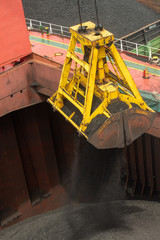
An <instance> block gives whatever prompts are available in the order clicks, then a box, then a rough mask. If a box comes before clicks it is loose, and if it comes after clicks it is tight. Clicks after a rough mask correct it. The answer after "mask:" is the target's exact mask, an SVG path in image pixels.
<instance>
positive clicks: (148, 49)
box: [114, 38, 160, 59]
mask: <svg viewBox="0 0 160 240" xmlns="http://www.w3.org/2000/svg"><path fill="white" fill-rule="evenodd" d="M114 44H115V46H116V48H117V49H118V50H120V51H121V52H129V53H132V54H135V55H137V56H142V57H147V58H149V59H151V58H152V57H153V56H154V55H156V56H158V57H160V49H158V48H154V47H152V46H150V44H148V45H141V44H138V43H133V42H129V41H126V40H122V39H117V38H115V42H114Z"/></svg>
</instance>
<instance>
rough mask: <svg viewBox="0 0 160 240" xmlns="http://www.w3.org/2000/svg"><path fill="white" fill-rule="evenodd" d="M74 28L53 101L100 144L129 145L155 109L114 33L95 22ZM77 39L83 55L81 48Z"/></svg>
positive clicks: (149, 123) (81, 129)
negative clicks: (139, 88) (142, 90)
mask: <svg viewBox="0 0 160 240" xmlns="http://www.w3.org/2000/svg"><path fill="white" fill-rule="evenodd" d="M70 32H71V34H72V35H71V40H70V44H69V48H68V51H67V54H66V59H65V63H64V66H63V70H62V74H61V79H60V83H59V87H58V91H57V92H56V93H55V94H54V95H53V96H51V97H50V98H49V99H48V102H49V103H50V104H51V105H52V107H53V108H54V110H57V111H59V112H60V113H61V114H62V115H63V116H64V117H65V118H66V120H67V121H69V122H70V123H71V124H72V125H73V126H74V127H75V128H76V129H77V130H78V132H79V133H80V134H81V135H83V136H84V137H86V139H87V140H88V141H89V142H90V143H91V144H92V145H94V146H95V147H96V148H99V149H104V148H121V147H124V146H126V145H129V144H130V143H132V142H133V141H134V140H135V139H136V138H138V137H139V136H141V135H142V134H143V133H144V132H145V131H146V130H147V129H148V128H149V127H150V126H151V125H152V122H153V120H154V118H155V113H154V111H153V110H152V109H150V108H149V107H148V106H147V104H146V103H145V102H144V101H143V99H142V97H141V95H140V93H139V91H138V89H137V87H136V85H135V83H134V81H133V79H132V77H131V75H130V73H129V71H128V69H127V67H126V65H125V63H124V61H123V60H122V58H121V56H120V54H119V53H118V51H117V49H116V47H115V46H114V36H113V34H112V33H110V32H108V31H106V30H104V29H103V28H102V29H100V30H98V31H97V28H95V24H94V23H92V22H86V23H84V24H83V27H81V26H80V25H76V26H73V27H71V28H70ZM77 42H78V43H80V46H81V52H83V57H82V56H79V55H77V54H76V48H75V47H76V44H77ZM78 52H80V51H78ZM71 67H72V68H73V69H74V71H72V76H71V75H70V74H71V71H70V70H71Z"/></svg>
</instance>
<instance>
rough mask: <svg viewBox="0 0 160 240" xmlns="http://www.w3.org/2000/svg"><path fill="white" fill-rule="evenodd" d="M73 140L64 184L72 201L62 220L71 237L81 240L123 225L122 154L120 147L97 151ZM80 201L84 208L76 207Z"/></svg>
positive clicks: (81, 140) (80, 140) (88, 145)
mask: <svg viewBox="0 0 160 240" xmlns="http://www.w3.org/2000/svg"><path fill="white" fill-rule="evenodd" d="M75 141H76V147H75V149H74V163H73V166H72V176H71V180H70V184H68V187H67V191H68V194H69V197H70V200H71V204H69V205H68V209H67V212H66V211H65V219H66V221H67V222H68V225H69V227H70V231H71V233H72V239H84V238H86V237H87V236H90V235H91V233H92V234H96V233H98V232H101V231H106V230H107V229H112V228H119V227H121V226H122V225H124V219H123V210H122V208H123V204H122V202H123V199H124V196H123V191H122V188H121V181H120V178H121V165H122V162H123V157H122V154H121V150H120V149H106V150H98V149H96V148H94V147H93V146H92V145H91V144H89V143H88V142H87V141H86V140H85V139H84V138H77V137H75ZM117 200H121V201H117ZM79 203H83V204H82V205H83V207H82V208H78V209H77V207H78V204H79ZM82 205H81V204H80V206H82ZM65 239H67V238H65ZM70 239H71V238H70Z"/></svg>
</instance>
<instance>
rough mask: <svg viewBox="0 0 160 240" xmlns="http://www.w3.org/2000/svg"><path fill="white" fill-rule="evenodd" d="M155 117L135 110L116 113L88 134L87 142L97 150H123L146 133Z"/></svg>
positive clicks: (147, 112)
mask: <svg viewBox="0 0 160 240" xmlns="http://www.w3.org/2000/svg"><path fill="white" fill-rule="evenodd" d="M155 116H156V114H155V113H153V112H149V111H144V110H141V109H136V108H132V109H128V110H125V111H123V112H120V113H117V114H115V115H113V116H112V117H111V118H110V119H108V120H106V121H105V122H104V123H103V124H102V125H101V126H100V127H99V128H98V129H97V130H96V131H95V132H94V133H93V132H92V133H90V134H89V135H88V142H90V143H91V144H92V145H94V146H95V147H96V148H98V149H106V148H123V147H125V146H128V145H130V144H131V143H132V142H133V141H134V140H135V139H137V138H138V137H139V136H141V135H142V134H143V133H144V132H146V131H147V129H149V128H150V127H151V125H152V123H153V120H154V119H155Z"/></svg>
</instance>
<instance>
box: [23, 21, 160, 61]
mask: <svg viewBox="0 0 160 240" xmlns="http://www.w3.org/2000/svg"><path fill="white" fill-rule="evenodd" d="M26 25H27V27H28V28H29V29H30V30H36V31H40V30H41V28H42V27H43V29H44V31H46V28H48V31H49V33H50V34H55V35H59V36H62V37H70V36H71V34H70V32H69V27H64V26H60V25H56V24H53V23H47V22H43V21H38V20H34V19H29V18H26ZM114 43H115V46H116V48H117V49H118V50H119V51H121V52H128V53H132V54H134V55H137V56H142V57H147V58H149V59H151V58H152V57H153V55H156V56H158V57H159V58H160V49H158V48H154V47H151V46H150V45H149V44H148V45H141V44H138V43H133V42H129V41H126V40H122V39H117V38H115V41H114Z"/></svg>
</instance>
